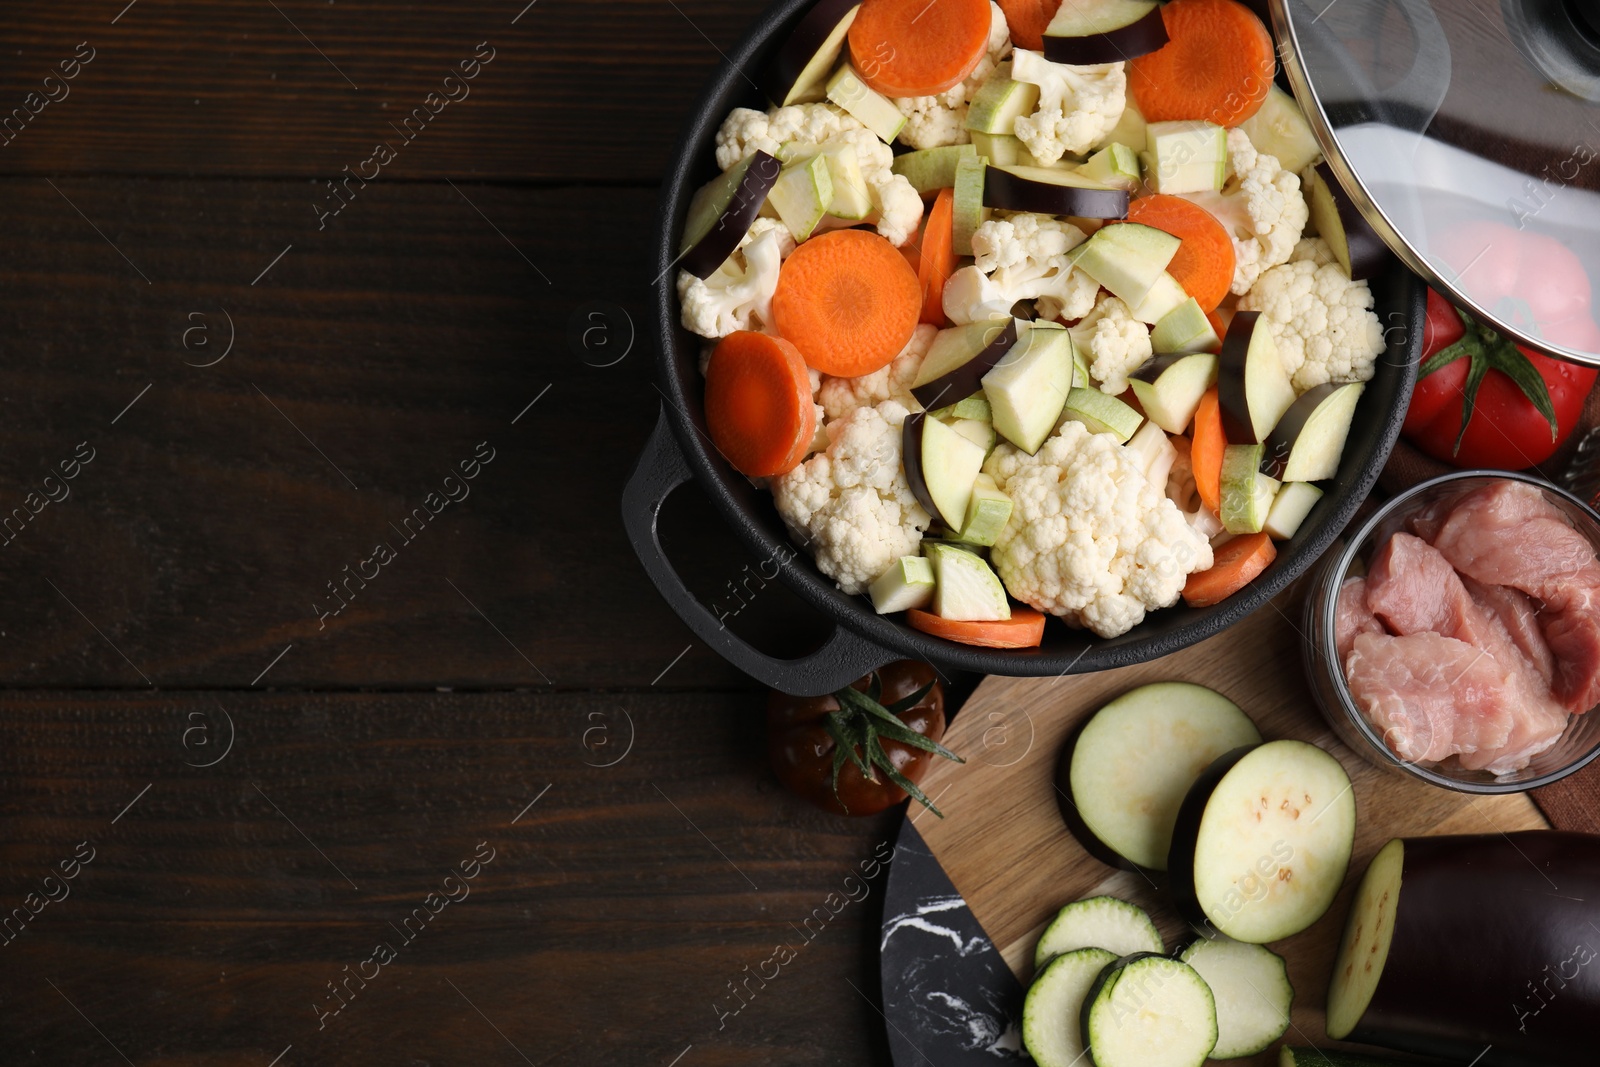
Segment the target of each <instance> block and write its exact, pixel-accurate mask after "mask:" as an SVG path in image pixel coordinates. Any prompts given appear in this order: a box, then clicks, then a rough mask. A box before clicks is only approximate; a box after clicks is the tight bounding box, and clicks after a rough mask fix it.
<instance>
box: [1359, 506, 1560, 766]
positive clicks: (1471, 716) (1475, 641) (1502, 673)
mask: <svg viewBox="0 0 1600 1067" xmlns="http://www.w3.org/2000/svg"><path fill="white" fill-rule="evenodd" d="M1366 597H1367V607H1368V608H1369V609H1371V610H1372V611H1373V612H1374V614H1376V616H1377V617H1378V618H1380V619H1381V620H1383V622H1384V623H1386V624H1387V625H1388V627H1389V629H1391V630H1393V631H1394V632H1395V633H1397V634H1400V635H1401V636H1413V635H1415V636H1421V635H1430V634H1431V635H1437V636H1441V637H1446V638H1451V639H1454V640H1455V641H1457V642H1460V643H1462V644H1465V645H1467V646H1468V647H1471V648H1472V649H1474V650H1475V651H1479V652H1482V653H1483V654H1484V657H1485V659H1486V660H1487V663H1474V664H1473V665H1472V667H1471V670H1470V671H1469V670H1468V669H1467V667H1466V666H1464V665H1461V664H1459V663H1456V664H1455V665H1454V666H1453V667H1452V668H1451V669H1450V670H1449V671H1448V672H1447V675H1448V674H1454V673H1456V672H1458V671H1459V672H1460V673H1462V674H1463V675H1466V676H1467V677H1468V678H1469V681H1468V682H1467V683H1465V684H1466V688H1465V689H1464V690H1459V691H1458V689H1459V687H1453V686H1451V685H1449V684H1448V682H1449V678H1448V677H1446V679H1445V681H1446V683H1447V684H1446V685H1445V686H1444V690H1445V693H1446V695H1447V697H1448V703H1449V704H1450V705H1453V710H1452V711H1451V714H1453V715H1454V716H1455V718H1456V722H1455V724H1454V726H1453V727H1452V731H1451V737H1450V740H1449V742H1448V751H1449V752H1452V753H1456V754H1458V755H1459V756H1460V757H1461V765H1462V766H1463V767H1465V768H1467V769H1469V770H1479V769H1487V770H1489V771H1491V772H1493V773H1495V774H1504V773H1507V772H1509V771H1514V770H1520V769H1521V768H1523V767H1525V766H1527V763H1528V760H1529V759H1531V758H1532V757H1533V756H1534V755H1535V754H1537V753H1539V752H1542V751H1544V750H1545V749H1546V748H1549V747H1550V746H1551V745H1553V744H1555V742H1556V741H1557V740H1558V739H1559V738H1560V736H1561V733H1562V731H1563V730H1564V729H1565V728H1566V724H1567V713H1566V709H1565V708H1563V707H1562V706H1560V705H1559V704H1557V703H1556V702H1555V701H1554V700H1553V699H1552V698H1551V695H1550V689H1549V685H1548V682H1547V679H1546V677H1545V676H1542V675H1541V674H1540V673H1539V670H1538V667H1537V665H1536V664H1535V662H1534V661H1533V660H1531V659H1530V658H1529V657H1528V656H1527V655H1526V654H1525V653H1524V652H1523V651H1522V649H1521V647H1520V646H1519V644H1518V642H1517V641H1516V639H1515V638H1514V637H1513V635H1512V633H1511V631H1510V628H1509V627H1508V626H1507V625H1506V624H1505V623H1503V622H1502V621H1501V620H1500V618H1499V617H1498V616H1497V615H1496V614H1495V613H1493V612H1491V611H1489V610H1487V609H1486V608H1485V607H1483V606H1482V605H1480V604H1479V603H1478V602H1477V601H1476V600H1474V599H1473V597H1472V595H1471V593H1470V592H1469V591H1468V590H1467V587H1466V585H1465V584H1464V583H1463V580H1462V578H1461V576H1460V575H1458V574H1457V573H1456V570H1455V568H1454V567H1452V566H1451V565H1450V561H1449V560H1447V559H1445V557H1444V556H1443V555H1442V554H1441V553H1440V552H1439V550H1438V549H1436V548H1434V547H1433V546H1431V545H1429V544H1428V543H1427V542H1426V541H1423V540H1422V539H1421V538H1419V537H1415V536H1413V535H1411V534H1408V533H1397V534H1395V535H1394V536H1393V537H1391V538H1390V539H1389V540H1388V541H1386V542H1385V543H1384V544H1383V546H1382V547H1381V548H1380V549H1379V550H1378V551H1377V553H1375V554H1374V555H1373V557H1372V561H1371V564H1370V565H1369V567H1368V571H1367V583H1366ZM1540 644H1542V642H1540ZM1406 647H1410V646H1406ZM1458 651H1459V650H1458V649H1455V648H1453V646H1451V647H1447V652H1448V653H1451V654H1453V653H1455V652H1458ZM1377 654H1378V650H1377V649H1376V648H1371V649H1370V650H1369V657H1370V656H1376V655H1377ZM1390 655H1391V660H1390V661H1389V663H1390V666H1391V668H1392V669H1395V670H1399V671H1401V672H1402V673H1401V674H1400V675H1399V676H1398V677H1396V678H1392V679H1390V680H1389V681H1388V684H1389V685H1390V686H1391V687H1392V689H1393V692H1394V693H1397V694H1398V693H1403V692H1405V691H1412V692H1415V687H1414V686H1412V685H1411V683H1412V682H1413V681H1414V680H1415V676H1416V673H1417V672H1416V668H1415V666H1414V665H1412V664H1410V663H1409V662H1407V661H1406V660H1405V659H1404V656H1405V655H1406V653H1404V652H1395V651H1393V650H1391V651H1390ZM1352 666H1353V664H1352ZM1491 666H1492V668H1493V670H1492V671H1491V670H1490V667H1491ZM1371 669H1375V668H1372V667H1370V666H1369V670H1371ZM1491 673H1494V674H1497V676H1498V681H1497V682H1496V683H1495V684H1494V686H1493V691H1492V692H1491V691H1490V690H1489V689H1487V688H1485V687H1486V686H1487V685H1488V684H1489V683H1488V679H1489V676H1490V674H1491ZM1368 685H1369V689H1371V690H1372V691H1377V687H1376V683H1375V682H1371V681H1369V683H1368ZM1418 699H1425V700H1427V701H1429V702H1430V706H1431V702H1432V701H1434V700H1436V699H1437V697H1436V696H1430V697H1427V698H1423V697H1420V696H1419V697H1418ZM1361 706H1362V707H1365V708H1367V710H1368V712H1369V714H1370V715H1372V716H1373V718H1374V721H1375V722H1376V721H1377V719H1376V715H1377V713H1376V712H1375V711H1374V709H1373V708H1372V707H1371V706H1369V705H1365V704H1363V705H1361ZM1387 714H1388V717H1389V718H1390V719H1391V720H1393V719H1395V714H1394V713H1393V712H1389V713H1387ZM1423 714H1424V716H1425V718H1427V721H1428V722H1429V723H1430V724H1431V725H1430V735H1429V736H1430V739H1434V738H1437V735H1438V734H1439V727H1438V724H1437V722H1435V718H1434V713H1433V712H1431V711H1427V710H1425V711H1424V713H1423ZM1484 723H1491V724H1492V727H1485V726H1484ZM1410 733H1411V734H1412V735H1413V737H1414V736H1415V735H1416V728H1415V724H1414V723H1413V724H1412V729H1411V730H1410ZM1412 745H1413V747H1415V741H1413V742H1412ZM1428 747H1429V748H1430V749H1431V748H1434V747H1437V746H1436V745H1434V744H1431V743H1430V744H1429V745H1428Z"/></svg>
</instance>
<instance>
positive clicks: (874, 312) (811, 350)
mask: <svg viewBox="0 0 1600 1067" xmlns="http://www.w3.org/2000/svg"><path fill="white" fill-rule="evenodd" d="M921 314H922V287H921V285H920V284H919V283H918V281H917V272H916V271H914V270H912V269H911V265H910V264H909V263H907V262H906V259H905V257H904V256H902V255H901V254H900V250H899V249H898V248H896V247H895V246H894V245H892V244H890V243H889V242H888V241H887V240H885V239H884V238H882V237H879V236H878V235H877V234H875V233H871V232H869V231H867V230H834V231H832V232H830V233H825V234H822V235H821V236H819V237H813V238H811V240H809V241H806V242H805V243H804V244H802V245H801V246H800V247H799V248H797V249H795V251H794V254H793V255H791V256H790V257H789V258H788V259H786V260H784V261H783V267H782V269H780V270H779V271H778V288H777V291H776V292H774V293H773V296H772V320H773V323H774V324H775V325H776V326H777V327H778V333H779V334H781V335H782V336H783V337H785V338H786V339H788V340H789V341H791V342H793V344H794V346H795V347H796V348H798V349H799V350H800V355H801V356H802V357H803V358H804V359H805V362H806V363H807V365H809V366H812V367H815V368H816V369H817V370H819V371H821V372H822V373H824V374H831V375H833V376H834V377H836V378H854V377H857V376H858V375H862V374H871V373H872V372H873V371H875V370H877V369H878V368H879V367H883V366H886V365H888V363H889V362H890V361H891V360H893V359H894V357H895V356H896V355H898V354H899V353H900V350H901V349H903V348H905V346H906V342H907V341H909V340H911V334H912V332H913V331H915V330H916V328H917V318H918V316H920V315H921Z"/></svg>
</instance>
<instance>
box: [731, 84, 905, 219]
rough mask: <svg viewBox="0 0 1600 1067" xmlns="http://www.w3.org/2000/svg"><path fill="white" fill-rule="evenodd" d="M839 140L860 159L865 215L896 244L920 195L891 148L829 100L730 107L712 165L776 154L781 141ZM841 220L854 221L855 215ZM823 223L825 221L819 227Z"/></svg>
mask: <svg viewBox="0 0 1600 1067" xmlns="http://www.w3.org/2000/svg"><path fill="white" fill-rule="evenodd" d="M839 143H844V144H848V145H850V146H851V147H852V148H854V149H855V151H856V160H857V162H859V163H860V164H861V177H862V178H863V179H864V180H865V181H866V183H867V191H868V194H869V195H870V196H871V197H872V207H873V211H872V214H871V215H869V216H868V217H867V219H866V220H865V221H869V222H872V223H874V224H875V225H876V226H877V228H878V233H879V234H881V235H882V236H883V237H885V238H887V239H888V240H889V242H890V243H892V244H894V245H895V246H896V247H898V246H900V245H903V244H905V243H906V242H907V241H909V240H911V238H912V237H914V236H916V233H917V227H918V226H919V225H921V223H922V197H921V196H920V195H918V193H917V190H916V189H915V187H913V186H912V184H911V182H910V180H909V179H908V178H906V177H905V176H904V175H901V174H896V173H895V172H894V170H893V169H892V168H893V166H894V149H892V148H890V147H889V146H888V145H886V144H884V143H883V141H882V140H880V139H879V137H878V135H877V134H875V133H873V132H872V131H871V130H869V129H867V128H866V127H865V126H863V125H861V123H860V121H859V120H857V119H856V118H855V117H854V116H853V115H849V114H847V113H845V112H843V111H841V110H839V109H838V108H836V107H834V106H833V105H832V104H792V105H790V106H789V107H775V108H772V109H771V110H770V111H766V112H761V111H754V110H752V109H750V108H747V107H737V108H734V109H733V110H732V111H731V112H729V113H728V117H727V118H726V119H724V120H723V121H722V128H721V129H719V130H718V131H717V166H719V167H721V168H722V169H723V170H727V169H728V168H730V167H732V166H733V165H734V164H735V163H737V162H739V161H740V160H741V159H743V158H744V157H745V156H747V155H749V154H750V153H751V152H755V151H762V152H766V153H767V154H768V155H773V156H776V155H777V154H778V150H779V149H780V148H782V147H784V146H785V145H788V146H790V148H791V149H805V148H820V147H823V146H826V145H832V144H839ZM841 225H849V226H854V225H857V220H852V221H850V222H848V223H841ZM827 228H828V226H827V225H826V221H825V222H824V225H823V226H822V227H820V229H827Z"/></svg>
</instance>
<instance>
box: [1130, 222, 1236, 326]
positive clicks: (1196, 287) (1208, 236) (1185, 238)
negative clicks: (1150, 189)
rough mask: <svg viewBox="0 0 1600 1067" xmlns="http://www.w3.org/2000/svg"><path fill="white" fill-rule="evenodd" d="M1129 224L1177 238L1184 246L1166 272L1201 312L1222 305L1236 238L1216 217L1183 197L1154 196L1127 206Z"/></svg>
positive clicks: (1168, 265)
mask: <svg viewBox="0 0 1600 1067" xmlns="http://www.w3.org/2000/svg"><path fill="white" fill-rule="evenodd" d="M1128 221H1129V222H1142V223H1144V224H1145V225H1146V226H1153V227H1155V228H1156V229H1158V230H1162V231H1165V232H1166V233H1170V234H1171V235H1172V236H1174V237H1176V238H1178V240H1179V241H1181V242H1182V243H1181V244H1179V245H1178V251H1177V253H1176V254H1174V255H1173V257H1172V262H1170V263H1168V264H1167V273H1168V274H1170V275H1172V276H1173V277H1174V278H1175V279H1177V282H1178V284H1179V285H1181V286H1183V291H1184V292H1186V293H1188V294H1189V295H1190V296H1192V297H1194V298H1195V301H1196V302H1197V303H1199V305H1200V309H1201V310H1202V311H1210V310H1212V309H1213V308H1215V307H1216V306H1217V305H1218V304H1220V303H1222V298H1223V297H1225V296H1227V295H1228V287H1229V286H1231V285H1232V284H1233V258H1234V257H1233V239H1232V238H1230V237H1229V236H1228V231H1227V230H1225V229H1224V228H1223V226H1222V223H1220V222H1218V221H1217V219H1216V216H1214V215H1212V214H1211V212H1209V211H1207V210H1206V209H1205V208H1203V207H1201V206H1200V205H1199V204H1195V203H1192V202H1190V201H1188V200H1185V199H1184V198H1183V197H1181V196H1171V195H1167V194H1162V193H1153V194H1151V195H1150V196H1141V197H1139V198H1138V199H1137V200H1135V201H1133V202H1132V203H1130V204H1129V205H1128ZM1218 336H1221V335H1220V334H1219V335H1218Z"/></svg>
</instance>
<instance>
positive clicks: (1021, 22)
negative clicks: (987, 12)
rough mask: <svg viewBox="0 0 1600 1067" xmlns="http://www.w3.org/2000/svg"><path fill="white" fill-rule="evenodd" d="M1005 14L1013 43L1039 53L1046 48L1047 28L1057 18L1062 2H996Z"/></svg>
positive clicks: (1023, 0)
mask: <svg viewBox="0 0 1600 1067" xmlns="http://www.w3.org/2000/svg"><path fill="white" fill-rule="evenodd" d="M995 2H996V3H998V4H999V5H1000V10H1001V11H1004V12H1005V15H1006V25H1007V26H1009V27H1010V28H1011V42H1012V43H1013V44H1015V45H1016V46H1017V47H1018V48H1026V49H1029V50H1030V51H1034V52H1037V51H1039V50H1040V49H1042V48H1043V47H1044V31H1045V27H1046V26H1049V25H1050V20H1051V19H1053V18H1055V17H1056V8H1058V7H1060V6H1061V4H1060V0H995Z"/></svg>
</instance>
